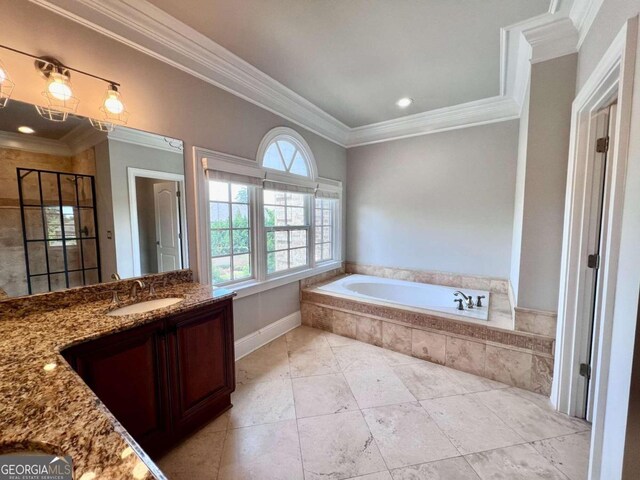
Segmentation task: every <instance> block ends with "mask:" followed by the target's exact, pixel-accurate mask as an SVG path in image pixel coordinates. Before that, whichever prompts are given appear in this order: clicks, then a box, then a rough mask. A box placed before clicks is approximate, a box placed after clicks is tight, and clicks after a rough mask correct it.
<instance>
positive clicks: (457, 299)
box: [453, 298, 464, 310]
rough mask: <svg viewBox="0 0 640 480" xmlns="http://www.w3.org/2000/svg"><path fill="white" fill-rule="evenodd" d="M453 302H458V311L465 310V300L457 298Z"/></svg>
mask: <svg viewBox="0 0 640 480" xmlns="http://www.w3.org/2000/svg"><path fill="white" fill-rule="evenodd" d="M453 301H454V302H458V310H464V307H463V306H462V302H464V300H462V299H461V298H456V299H454V300H453Z"/></svg>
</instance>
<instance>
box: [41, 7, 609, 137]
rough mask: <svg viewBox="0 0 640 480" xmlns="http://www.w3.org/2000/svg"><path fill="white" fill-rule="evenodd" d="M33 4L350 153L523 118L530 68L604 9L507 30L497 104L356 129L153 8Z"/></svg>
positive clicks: (568, 12) (553, 15)
mask: <svg viewBox="0 0 640 480" xmlns="http://www.w3.org/2000/svg"><path fill="white" fill-rule="evenodd" d="M30 1H31V2H33V3H35V4H37V5H40V6H42V7H44V8H47V9H49V10H51V11H53V12H55V13H57V14H59V15H62V16H63V17H65V18H68V19H70V20H73V21H75V22H78V23H80V24H82V25H84V26H86V27H88V28H91V29H93V30H95V31H97V32H99V33H101V34H103V35H106V36H108V37H110V38H112V39H115V40H117V41H119V42H121V43H124V44H125V45H128V46H129V47H131V48H134V49H136V50H138V51H141V52H143V53H145V54H147V55H150V56H152V57H154V58H156V59H158V60H160V61H162V62H165V63H167V64H169V65H171V66H173V67H175V68H178V69H180V70H182V71H184V72H187V73H189V74H190V75H193V76H195V77H197V78H200V79H201V80H204V81H206V82H208V83H210V84H212V85H215V86H217V87H219V88H221V89H223V90H225V91H228V92H230V93H232V94H234V95H236V96H238V97H240V98H243V99H244V100H247V101H249V102H251V103H253V104H255V105H258V106H260V107H261V108H264V109H266V110H268V111H270V112H272V113H275V114H277V115H279V116H281V117H283V118H285V119H287V120H289V121H291V122H293V123H295V124H297V125H299V126H301V127H303V128H305V129H307V130H309V131H311V132H314V133H316V134H318V135H320V136H321V137H323V138H326V139H328V140H330V141H332V142H334V143H336V144H338V145H340V146H343V147H346V148H349V147H354V146H359V145H365V144H367V143H377V142H383V141H388V140H395V139H399V138H406V137H411V136H416V135H425V134H428V133H436V132H441V131H445V130H451V129H454V128H464V127H468V126H473V125H482V124H486V123H493V122H499V121H503V120H509V119H513V118H517V117H518V115H519V112H520V109H521V107H522V104H523V102H524V98H525V94H526V89H527V85H528V82H529V76H530V71H531V64H532V63H536V62H542V61H546V60H550V59H552V58H556V57H559V56H563V55H567V54H570V53H575V52H576V51H577V49H578V46H579V45H580V42H581V39H584V37H585V36H586V32H587V31H588V29H589V27H590V26H591V23H592V22H593V18H595V15H596V14H597V11H598V9H599V8H600V4H601V3H602V0H553V1H552V2H551V3H550V6H549V10H548V12H547V13H544V14H542V15H539V16H537V17H534V18H531V19H528V20H526V21H523V22H519V23H516V24H514V25H511V26H509V27H506V28H503V29H501V32H500V40H501V42H500V43H501V46H500V95H499V96H497V97H491V98H486V99H482V100H477V101H474V102H469V103H465V104H461V105H454V106H451V107H446V108H441V109H437V110H432V111H428V112H423V113H418V114H415V115H410V116H406V117H401V118H398V119H393V120H388V121H384V122H379V123H375V124H370V125H364V126H361V127H356V128H349V127H348V126H346V125H345V124H344V123H342V122H340V121H339V120H337V119H336V118H334V117H332V116H331V115H329V114H328V113H326V112H324V111H323V110H321V109H320V108H319V107H317V106H316V105H314V104H312V103H311V102H309V101H308V100H306V99H305V98H303V97H301V96H300V95H298V94H296V93H295V92H293V91H292V90H290V89H288V88H287V87H285V86H284V85H282V84H281V83H279V82H277V81H276V80H274V79H273V78H271V77H269V76H268V75H266V74H265V73H263V72H261V71H260V70H258V69H257V68H255V67H253V66H252V65H250V64H248V63H247V62H245V61H244V60H242V59H241V58H240V57H238V56H236V55H234V54H233V53H231V52H229V51H228V50H226V49H225V48H223V47H222V46H220V45H219V44H217V43H216V42H214V41H213V40H211V39H209V38H208V37H206V36H204V35H202V34H201V33H199V32H197V31H196V30H195V29H193V28H191V27H189V26H188V25H185V24H184V23H182V22H180V21H179V20H177V19H176V18H174V17H172V16H170V15H169V14H167V13H166V12H164V11H163V10H161V9H159V8H157V7H155V6H154V5H152V4H150V3H149V2H148V1H146V0H30ZM514 112H515V113H514Z"/></svg>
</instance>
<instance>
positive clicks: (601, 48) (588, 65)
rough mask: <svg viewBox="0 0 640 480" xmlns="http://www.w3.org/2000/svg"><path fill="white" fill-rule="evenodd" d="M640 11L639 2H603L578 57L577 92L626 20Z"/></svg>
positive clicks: (625, 0) (639, 0)
mask: <svg viewBox="0 0 640 480" xmlns="http://www.w3.org/2000/svg"><path fill="white" fill-rule="evenodd" d="M639 11H640V0H604V1H603V2H602V6H601V7H600V10H599V11H598V15H597V16H596V18H595V20H594V22H593V24H592V25H591V28H590V29H589V33H588V34H587V36H586V37H585V39H584V42H583V43H582V45H581V47H580V52H579V56H578V77H577V84H576V85H577V87H578V90H579V89H580V88H581V87H582V85H584V83H585V82H586V81H587V78H589V75H591V72H593V69H594V68H595V67H596V65H597V64H598V62H599V61H600V59H601V58H602V55H604V53H605V52H606V51H607V48H608V47H609V45H611V42H612V41H613V39H614V38H615V37H616V35H617V34H618V32H619V31H620V29H621V28H622V25H624V23H625V22H626V21H627V19H628V18H630V17H633V16H636V15H637V14H638V12H639Z"/></svg>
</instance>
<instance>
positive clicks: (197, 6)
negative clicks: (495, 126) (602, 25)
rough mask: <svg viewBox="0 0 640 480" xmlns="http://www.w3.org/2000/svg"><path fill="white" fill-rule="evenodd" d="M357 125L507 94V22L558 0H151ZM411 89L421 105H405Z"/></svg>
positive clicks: (315, 102)
mask: <svg viewBox="0 0 640 480" xmlns="http://www.w3.org/2000/svg"><path fill="white" fill-rule="evenodd" d="M150 3H152V4H154V5H156V6H157V7H159V8H161V9H162V10H164V11H166V12H167V13H169V14H170V15H172V16H174V17H175V18H177V19H178V20H180V21H182V22H183V23H185V24H187V25H189V26H190V27H192V28H194V29H195V30H197V31H199V32H200V33H202V34H204V35H205V36H207V37H209V38H211V39H212V40H214V41H215V42H217V43H218V44H220V45H222V46H223V47H225V48H226V49H228V50H229V51H231V52H233V53H234V54H236V55H238V56H239V57H241V58H242V59H244V60H245V61H247V62H249V63H250V64H252V65H253V66H255V67H257V68H258V69H259V70H261V71H263V72H264V73H266V74H267V75H269V76H271V77H272V78H274V79H275V80H277V81H279V82H280V83H282V84H283V85H285V86H286V87H288V88H290V89H291V90H293V91H295V92H296V93H298V94H300V95H302V96H303V97H305V98H306V99H307V100H309V101H311V102H312V103H314V104H315V105H317V106H318V107H320V108H321V109H323V110H324V111H325V112H327V113H329V114H330V115H332V116H334V117H335V118H337V119H338V120H340V121H342V122H343V123H345V124H346V125H347V126H349V127H358V126H362V125H369V124H372V123H377V122H381V121H384V120H390V119H394V118H398V117H401V116H404V115H408V114H412V113H419V112H425V111H429V110H433V109H437V108H441V107H447V106H452V105H459V104H462V103H465V102H470V101H473V100H479V99H483V98H487V97H492V96H495V95H498V94H499V87H500V82H499V75H500V28H501V27H505V26H508V25H511V24H513V23H516V22H519V21H522V20H525V19H528V18H531V17H533V16H536V15H539V14H542V13H544V12H546V11H547V10H548V8H549V3H550V2H549V0H348V1H339V0H303V1H301V0H234V1H233V2H230V1H228V0H183V1H182V2H175V1H174V0H150ZM404 96H408V97H411V98H413V99H414V103H413V104H412V105H411V106H410V107H409V108H407V109H404V110H402V109H399V108H398V107H397V106H396V105H395V102H396V100H398V99H399V98H400V97H404Z"/></svg>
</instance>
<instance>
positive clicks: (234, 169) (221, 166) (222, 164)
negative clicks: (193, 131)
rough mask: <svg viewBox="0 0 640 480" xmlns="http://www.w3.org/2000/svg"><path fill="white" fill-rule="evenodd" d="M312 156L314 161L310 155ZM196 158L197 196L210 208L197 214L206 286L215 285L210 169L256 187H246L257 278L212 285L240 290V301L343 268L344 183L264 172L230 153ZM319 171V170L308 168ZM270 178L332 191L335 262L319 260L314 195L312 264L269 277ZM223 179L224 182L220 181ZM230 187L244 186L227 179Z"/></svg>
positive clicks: (310, 197)
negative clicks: (267, 220) (266, 202)
mask: <svg viewBox="0 0 640 480" xmlns="http://www.w3.org/2000/svg"><path fill="white" fill-rule="evenodd" d="M311 158H312V157H311ZM194 160H195V162H196V164H201V165H202V168H199V169H197V172H196V175H197V181H198V185H199V191H198V192H197V197H198V199H199V202H202V203H199V205H204V206H205V207H206V208H199V209H198V211H197V216H198V219H199V222H201V224H200V225H203V226H204V228H202V227H201V226H200V225H196V232H197V238H198V241H199V242H200V243H201V244H202V248H199V249H197V251H199V252H202V254H200V255H199V257H198V259H197V263H198V267H199V272H200V275H199V278H200V281H201V282H202V283H205V284H208V285H214V284H213V283H212V281H213V279H212V277H211V273H212V272H211V243H210V241H211V240H210V233H209V232H210V218H209V217H210V211H209V185H208V182H209V177H208V174H207V171H217V172H223V173H225V174H231V175H238V176H243V177H247V178H251V179H253V180H254V181H255V182H256V183H254V184H251V185H248V188H249V202H250V203H249V212H250V228H251V231H252V235H251V240H252V242H253V245H252V247H253V249H252V254H251V262H252V273H253V276H252V277H251V278H248V279H242V280H238V281H229V282H225V283H224V284H222V283H219V284H215V285H214V287H216V288H217V287H222V288H232V289H233V290H234V291H236V292H237V297H236V298H242V297H245V296H249V295H253V294H255V293H259V292H261V291H265V290H269V289H271V288H276V287H279V286H282V285H286V284H288V283H291V282H295V281H298V280H302V279H304V278H307V277H310V276H313V275H317V274H319V273H323V272H326V271H330V270H333V269H336V268H339V267H340V266H341V265H342V262H343V259H342V240H341V239H342V233H343V226H342V209H343V208H344V205H343V196H342V182H340V181H336V180H329V179H324V178H319V177H315V178H313V179H312V178H311V177H309V178H305V177H300V176H296V175H294V174H291V175H288V174H284V173H283V172H275V171H272V170H270V169H265V168H263V167H262V166H261V162H260V161H259V160H258V161H256V160H251V159H248V158H242V157H238V156H235V155H229V154H225V153H221V152H216V151H212V150H207V149H202V148H199V147H194ZM310 171H315V166H313V168H310ZM265 179H266V180H267V181H269V180H272V181H275V182H279V183H287V184H289V185H296V186H301V187H306V188H313V189H314V190H316V191H318V190H321V191H328V192H332V193H333V194H334V195H335V196H336V197H337V198H336V200H337V201H336V202H335V207H334V218H333V220H334V228H333V236H334V241H333V242H334V253H333V259H332V260H328V261H323V262H316V261H315V198H316V196H315V195H314V194H307V204H308V215H309V229H308V242H307V245H308V252H307V255H308V263H307V265H306V266H301V267H296V268H295V269H288V270H284V271H282V272H274V273H273V274H267V251H266V250H267V241H266V230H265V227H264V194H263V192H264V190H265V189H264V188H263V185H262V181H263V180H265ZM217 181H220V180H217ZM227 182H228V183H241V182H237V181H231V180H229V181H227Z"/></svg>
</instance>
